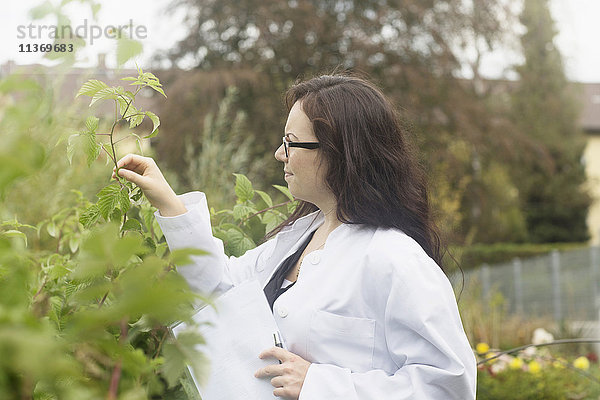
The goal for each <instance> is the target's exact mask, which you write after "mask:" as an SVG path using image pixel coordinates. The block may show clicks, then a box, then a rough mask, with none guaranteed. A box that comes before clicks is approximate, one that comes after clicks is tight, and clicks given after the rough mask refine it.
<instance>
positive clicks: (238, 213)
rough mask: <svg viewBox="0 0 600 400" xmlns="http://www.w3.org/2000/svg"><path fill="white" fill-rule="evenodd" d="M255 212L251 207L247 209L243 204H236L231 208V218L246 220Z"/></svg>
mask: <svg viewBox="0 0 600 400" xmlns="http://www.w3.org/2000/svg"><path fill="white" fill-rule="evenodd" d="M255 212H256V210H255V209H254V208H252V207H248V206H247V205H244V204H236V205H235V206H233V218H235V219H236V220H240V219H243V218H246V217H247V216H248V215H251V214H254V213H255Z"/></svg>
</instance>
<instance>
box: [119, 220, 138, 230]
mask: <svg viewBox="0 0 600 400" xmlns="http://www.w3.org/2000/svg"><path fill="white" fill-rule="evenodd" d="M121 230H122V231H141V230H142V224H140V221H138V220H137V219H135V218H129V219H128V220H127V221H125V223H124V224H123V226H122V227H121Z"/></svg>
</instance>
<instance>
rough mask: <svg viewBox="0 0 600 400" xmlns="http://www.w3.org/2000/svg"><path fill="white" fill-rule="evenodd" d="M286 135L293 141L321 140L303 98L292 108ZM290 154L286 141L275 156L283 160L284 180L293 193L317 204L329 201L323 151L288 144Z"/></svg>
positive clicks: (301, 198) (298, 197) (329, 195)
mask: <svg viewBox="0 0 600 400" xmlns="http://www.w3.org/2000/svg"><path fill="white" fill-rule="evenodd" d="M285 137H286V139H287V141H289V142H318V140H317V137H316V136H315V133H314V131H313V126H312V123H311V122H310V120H309V119H308V116H307V115H306V114H305V113H304V111H302V107H301V104H300V101H297V102H296V103H294V105H293V106H292V109H291V110H290V114H289V115H288V119H287V123H286V124H285ZM288 153H289V157H286V156H285V150H284V148H283V144H282V145H281V146H279V147H278V148H277V151H275V158H276V159H277V160H278V161H281V162H282V163H283V171H284V174H285V175H284V176H285V178H284V179H285V181H286V182H287V184H288V188H289V189H290V192H291V193H292V195H293V196H294V197H295V198H297V199H300V200H304V201H307V202H309V203H312V204H315V205H317V206H319V204H323V203H324V201H329V200H330V199H331V196H332V194H331V192H330V191H329V189H328V188H327V186H326V184H325V172H326V165H325V163H324V162H323V165H320V164H321V159H320V150H319V149H303V148H299V147H288Z"/></svg>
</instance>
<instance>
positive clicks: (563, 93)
mask: <svg viewBox="0 0 600 400" xmlns="http://www.w3.org/2000/svg"><path fill="white" fill-rule="evenodd" d="M520 19H521V23H522V24H523V25H524V27H525V28H526V32H525V33H524V34H523V35H522V36H521V46H522V49H523V55H524V57H525V62H524V63H523V64H522V65H520V66H518V67H517V68H516V71H517V72H518V73H519V75H520V80H519V82H518V85H517V88H516V90H515V91H514V92H513V96H512V115H513V118H514V121H515V124H516V125H517V127H518V128H519V129H520V130H521V131H523V133H525V134H526V135H528V136H529V137H530V138H531V140H532V141H534V142H535V143H536V146H535V147H534V148H533V150H534V153H533V154H531V153H530V151H531V150H532V149H531V148H530V149H529V151H527V152H524V151H521V152H519V151H517V153H518V156H519V158H520V160H519V163H518V164H517V168H513V175H514V176H515V182H517V183H518V185H519V190H520V196H521V199H522V204H523V209H524V211H525V213H526V224H527V229H528V232H529V237H530V240H531V241H533V242H559V241H584V240H587V239H588V230H587V227H586V216H587V210H588V207H589V205H590V197H589V195H588V194H587V193H586V191H585V189H584V187H583V185H584V183H585V180H586V176H585V169H584V166H583V165H582V163H581V157H582V153H583V149H584V145H585V143H584V136H583V133H582V132H581V130H580V129H579V128H578V125H577V113H578V104H577V100H576V97H575V95H574V92H573V85H572V84H570V83H569V82H568V81H567V78H566V76H565V73H564V66H563V62H562V57H561V54H560V52H559V50H558V49H557V48H556V47H555V45H554V42H553V40H554V37H555V36H556V33H557V32H556V29H555V26H554V21H553V20H552V16H551V15H550V10H549V8H548V1H547V0H525V2H524V8H523V11H522V14H521V17H520Z"/></svg>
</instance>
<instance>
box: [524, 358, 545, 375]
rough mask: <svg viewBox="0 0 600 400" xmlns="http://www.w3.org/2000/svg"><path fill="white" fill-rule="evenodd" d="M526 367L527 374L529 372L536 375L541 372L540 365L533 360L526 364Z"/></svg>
mask: <svg viewBox="0 0 600 400" xmlns="http://www.w3.org/2000/svg"><path fill="white" fill-rule="evenodd" d="M527 367H528V369H529V372H531V373H532V374H538V373H539V372H540V371H541V370H542V366H541V365H540V363H539V362H537V361H535V360H533V361H531V362H530V363H529V364H527Z"/></svg>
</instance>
